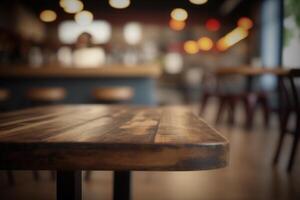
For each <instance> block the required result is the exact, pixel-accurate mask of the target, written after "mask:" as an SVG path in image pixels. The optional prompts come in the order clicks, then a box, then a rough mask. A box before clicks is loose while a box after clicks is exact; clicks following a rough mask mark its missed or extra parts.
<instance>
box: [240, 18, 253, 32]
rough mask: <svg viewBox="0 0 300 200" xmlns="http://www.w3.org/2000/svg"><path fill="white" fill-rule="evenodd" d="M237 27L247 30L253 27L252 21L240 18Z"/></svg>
mask: <svg viewBox="0 0 300 200" xmlns="http://www.w3.org/2000/svg"><path fill="white" fill-rule="evenodd" d="M237 25H238V27H241V28H243V29H246V30H249V29H251V28H252V27H253V21H252V20H251V19H250V18H248V17H241V18H240V19H239V20H238V22H237Z"/></svg>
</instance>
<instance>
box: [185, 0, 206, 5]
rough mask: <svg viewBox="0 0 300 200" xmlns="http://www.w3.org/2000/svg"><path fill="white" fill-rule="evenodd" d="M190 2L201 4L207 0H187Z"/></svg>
mask: <svg viewBox="0 0 300 200" xmlns="http://www.w3.org/2000/svg"><path fill="white" fill-rule="evenodd" d="M189 1H190V2H191V3H192V4H196V5H202V4H205V3H207V1H208V0H189Z"/></svg>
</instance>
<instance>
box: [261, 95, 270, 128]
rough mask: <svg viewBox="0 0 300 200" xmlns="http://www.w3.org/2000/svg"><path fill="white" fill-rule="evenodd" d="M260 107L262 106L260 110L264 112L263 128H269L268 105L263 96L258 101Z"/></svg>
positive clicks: (265, 97)
mask: <svg viewBox="0 0 300 200" xmlns="http://www.w3.org/2000/svg"><path fill="white" fill-rule="evenodd" d="M260 102H261V105H262V109H263V112H264V122H265V127H268V126H269V123H270V110H271V109H270V105H269V102H268V99H267V96H265V95H264V96H263V97H261V99H260Z"/></svg>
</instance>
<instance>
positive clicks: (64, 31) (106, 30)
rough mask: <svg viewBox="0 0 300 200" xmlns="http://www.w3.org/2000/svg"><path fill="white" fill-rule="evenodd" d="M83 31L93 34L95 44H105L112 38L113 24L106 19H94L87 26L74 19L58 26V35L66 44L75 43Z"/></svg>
mask: <svg viewBox="0 0 300 200" xmlns="http://www.w3.org/2000/svg"><path fill="white" fill-rule="evenodd" d="M83 32H88V33H90V34H91V35H92V36H93V43H94V44H105V43H107V42H108V41H109V40H110V38H111V25H110V24H109V23H108V22H107V21H104V20H94V21H93V22H92V23H91V24H89V25H87V26H81V25H78V24H77V23H76V22H74V21H64V22H62V23H61V24H60V25H59V27H58V37H59V39H60V41H61V42H62V43H64V44H74V43H75V42H76V40H77V38H78V36H79V35H80V34H81V33H83Z"/></svg>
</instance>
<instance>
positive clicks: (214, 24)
mask: <svg viewBox="0 0 300 200" xmlns="http://www.w3.org/2000/svg"><path fill="white" fill-rule="evenodd" d="M220 26H221V25H220V22H219V21H218V20H217V19H213V18H211V19H209V20H207V21H206V23H205V27H206V28H207V30H209V31H218V30H219V29H220Z"/></svg>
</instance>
